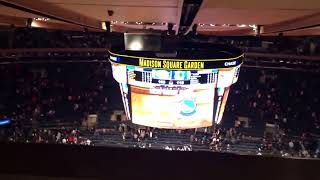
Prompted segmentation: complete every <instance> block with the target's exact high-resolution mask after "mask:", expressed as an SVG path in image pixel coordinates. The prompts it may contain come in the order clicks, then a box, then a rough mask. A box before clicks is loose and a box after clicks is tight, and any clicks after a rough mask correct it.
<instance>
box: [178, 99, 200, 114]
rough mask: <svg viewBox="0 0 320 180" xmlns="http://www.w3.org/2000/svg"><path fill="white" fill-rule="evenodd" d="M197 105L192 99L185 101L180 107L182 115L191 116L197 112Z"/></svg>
mask: <svg viewBox="0 0 320 180" xmlns="http://www.w3.org/2000/svg"><path fill="white" fill-rule="evenodd" d="M196 108H197V105H196V103H195V102H194V100H192V99H183V100H182V101H181V106H180V114H182V115H184V116H191V115H193V114H194V113H195V112H196Z"/></svg>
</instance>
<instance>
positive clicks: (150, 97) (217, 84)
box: [109, 45, 243, 129]
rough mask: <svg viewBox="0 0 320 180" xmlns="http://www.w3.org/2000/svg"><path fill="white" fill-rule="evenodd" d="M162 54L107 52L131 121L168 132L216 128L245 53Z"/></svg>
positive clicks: (228, 49)
mask: <svg viewBox="0 0 320 180" xmlns="http://www.w3.org/2000/svg"><path fill="white" fill-rule="evenodd" d="M208 46H209V47H211V48H207V49H205V50H204V49H199V50H197V49H190V50H188V49H182V50H179V49H178V50H176V52H177V53H176V55H175V56H174V57H164V56H166V53H157V52H145V51H129V50H117V49H111V50H110V51H109V55H110V56H109V60H110V62H111V65H112V73H113V77H114V79H115V80H116V81H117V82H118V83H119V85H120V90H121V94H122V100H123V104H124V109H125V112H126V115H127V118H128V120H132V122H133V123H135V124H139V125H144V126H150V127H157V128H167V129H188V128H200V127H208V126H212V125H214V124H219V123H220V122H221V120H222V117H223V112H224V108H225V105H226V102H227V97H228V93H229V90H230V86H231V85H232V84H233V83H236V82H237V80H238V77H239V71H240V65H241V64H242V63H243V54H242V52H241V51H240V50H238V49H236V48H232V47H229V46H222V45H219V46H217V47H216V46H214V47H213V48H212V46H213V45H208Z"/></svg>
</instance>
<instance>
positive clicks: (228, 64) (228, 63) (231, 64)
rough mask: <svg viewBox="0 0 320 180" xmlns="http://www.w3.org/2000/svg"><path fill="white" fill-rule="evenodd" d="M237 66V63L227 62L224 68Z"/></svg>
mask: <svg viewBox="0 0 320 180" xmlns="http://www.w3.org/2000/svg"><path fill="white" fill-rule="evenodd" d="M236 64H237V61H231V62H225V63H224V66H234V65H236Z"/></svg>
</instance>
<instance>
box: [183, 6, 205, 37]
mask: <svg viewBox="0 0 320 180" xmlns="http://www.w3.org/2000/svg"><path fill="white" fill-rule="evenodd" d="M207 2H208V0H202V2H201V5H200V7H199V9H198V11H197V13H196V14H195V15H194V17H193V20H192V23H191V25H190V26H189V27H188V29H187V31H186V32H185V33H184V35H187V34H188V33H189V32H190V31H191V30H192V27H193V26H194V24H196V19H197V16H198V14H199V12H200V11H201V9H202V8H203V7H205V4H206V3H207Z"/></svg>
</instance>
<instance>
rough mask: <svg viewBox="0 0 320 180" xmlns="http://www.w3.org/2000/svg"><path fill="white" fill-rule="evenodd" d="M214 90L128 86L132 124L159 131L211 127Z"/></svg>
mask: <svg viewBox="0 0 320 180" xmlns="http://www.w3.org/2000/svg"><path fill="white" fill-rule="evenodd" d="M213 92H214V87H213V86H212V87H209V88H201V87H198V88H197V87H190V88H182V87H176V88H163V89H162V88H151V89H150V88H145V87H137V86H131V107H132V122H133V123H135V124H140V125H145V126H151V127H159V128H174V129H179V128H183V129H185V128H196V127H208V126H212V117H213V100H214V93H213Z"/></svg>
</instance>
